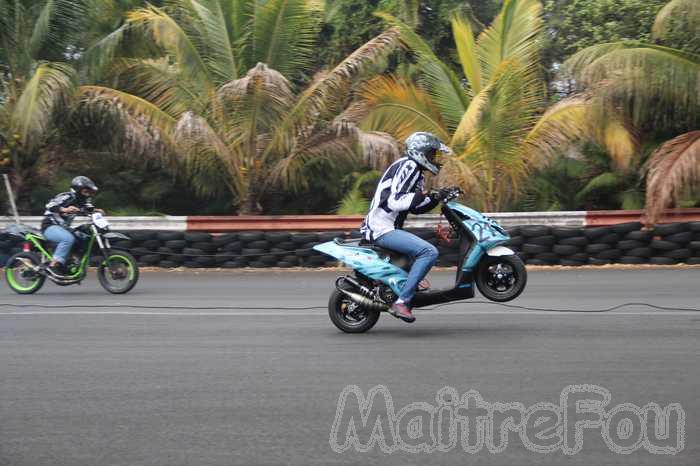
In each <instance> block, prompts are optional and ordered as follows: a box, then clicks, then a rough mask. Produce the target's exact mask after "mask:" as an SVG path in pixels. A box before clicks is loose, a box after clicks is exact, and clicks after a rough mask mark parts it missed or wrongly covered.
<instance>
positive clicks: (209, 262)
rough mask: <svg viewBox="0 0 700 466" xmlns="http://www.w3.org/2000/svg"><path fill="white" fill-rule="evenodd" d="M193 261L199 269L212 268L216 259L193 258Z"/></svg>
mask: <svg viewBox="0 0 700 466" xmlns="http://www.w3.org/2000/svg"><path fill="white" fill-rule="evenodd" d="M194 261H195V262H196V263H198V264H199V266H200V267H213V266H215V265H216V259H215V258H214V257H195V258H194Z"/></svg>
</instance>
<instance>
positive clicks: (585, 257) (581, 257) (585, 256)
mask: <svg viewBox="0 0 700 466" xmlns="http://www.w3.org/2000/svg"><path fill="white" fill-rule="evenodd" d="M589 257H590V256H589V255H588V254H587V253H585V252H579V253H578V254H573V255H571V256H569V257H562V259H567V260H572V261H579V262H588V258H589Z"/></svg>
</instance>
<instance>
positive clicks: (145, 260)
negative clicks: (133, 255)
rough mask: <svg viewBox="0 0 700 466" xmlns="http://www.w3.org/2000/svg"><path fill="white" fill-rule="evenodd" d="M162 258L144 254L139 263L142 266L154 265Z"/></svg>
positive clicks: (157, 255)
mask: <svg viewBox="0 0 700 466" xmlns="http://www.w3.org/2000/svg"><path fill="white" fill-rule="evenodd" d="M162 258H163V256H161V255H159V254H146V255H144V256H141V257H139V263H141V264H144V265H156V264H157V263H158V262H160V261H161V259H162Z"/></svg>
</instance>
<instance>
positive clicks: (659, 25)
mask: <svg viewBox="0 0 700 466" xmlns="http://www.w3.org/2000/svg"><path fill="white" fill-rule="evenodd" d="M679 19H682V20H683V21H687V22H688V23H689V24H690V25H691V26H693V25H694V26H700V2H698V1H697V0H671V1H670V2H668V3H667V4H666V5H664V6H663V8H661V10H659V12H658V13H657V14H656V19H655V20H654V26H653V27H652V37H654V38H655V39H664V38H665V37H666V36H667V34H668V33H669V32H670V29H671V27H672V24H673V21H674V20H679Z"/></svg>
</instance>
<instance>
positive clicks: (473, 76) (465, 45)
mask: <svg viewBox="0 0 700 466" xmlns="http://www.w3.org/2000/svg"><path fill="white" fill-rule="evenodd" d="M452 35H453V36H454V39H455V44H456V45H457V54H458V55H459V62H460V64H461V65H462V71H463V72H464V76H466V77H467V81H469V87H470V88H471V90H472V93H474V94H478V93H479V92H481V88H482V83H481V63H480V61H479V54H478V52H477V48H476V41H475V40H474V32H473V31H472V27H471V23H470V21H469V20H468V19H466V18H463V17H462V16H460V15H454V16H453V17H452Z"/></svg>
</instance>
